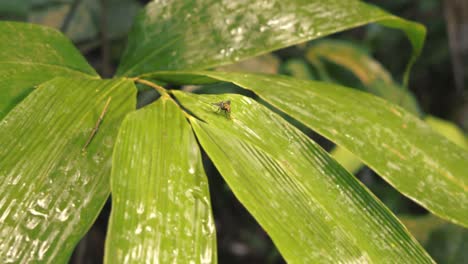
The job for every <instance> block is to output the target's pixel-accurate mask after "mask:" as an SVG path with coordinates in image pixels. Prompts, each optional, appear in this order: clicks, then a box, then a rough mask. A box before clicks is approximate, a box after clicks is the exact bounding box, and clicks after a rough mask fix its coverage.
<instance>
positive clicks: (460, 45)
mask: <svg viewBox="0 0 468 264" xmlns="http://www.w3.org/2000/svg"><path fill="white" fill-rule="evenodd" d="M181 1H182V0H181ZM147 2H148V1H143V0H140V1H137V0H20V1H11V0H0V19H2V20H15V21H24V22H31V23H37V24H43V25H47V26H51V27H55V28H57V29H59V30H61V31H62V32H63V33H64V34H65V35H67V36H68V37H69V38H70V39H71V40H72V41H73V42H74V44H75V45H76V46H77V48H78V49H79V50H80V51H81V52H82V54H83V55H84V56H85V57H86V58H87V59H88V61H89V63H90V64H91V65H92V66H93V67H94V68H96V69H97V71H98V72H99V73H100V74H101V76H103V77H111V76H112V75H113V73H114V72H115V70H116V67H117V65H118V62H119V58H120V56H121V54H122V52H123V49H124V47H125V42H126V36H127V33H128V32H129V30H130V29H131V26H132V22H133V19H134V17H135V16H136V15H137V13H138V12H139V10H141V8H143V7H144V5H145V4H146V3H147ZM365 2H367V3H372V4H375V5H377V6H380V7H382V8H383V9H385V10H387V11H389V12H391V13H393V14H395V15H397V16H400V17H403V18H406V19H409V20H413V21H418V22H420V23H422V24H424V25H425V26H426V28H427V33H428V34H427V40H426V44H425V48H424V50H423V53H422V55H421V57H420V58H419V59H418V61H417V62H416V64H415V66H414V67H413V70H412V72H411V76H410V82H409V85H408V91H407V90H405V89H404V88H403V87H402V86H401V82H402V76H403V72H404V69H405V66H406V64H407V62H408V59H409V56H410V53H411V46H410V44H409V42H408V40H407V38H406V37H405V36H404V34H403V33H402V32H400V31H397V30H392V29H388V28H384V27H382V26H379V25H375V24H371V25H367V26H364V27H360V28H357V29H354V30H350V31H346V32H341V33H338V34H335V35H332V36H328V37H326V38H322V39H319V40H314V41H311V42H308V43H303V44H301V45H297V46H294V47H290V48H287V49H283V50H279V51H276V52H274V53H272V54H268V55H264V56H260V57H257V58H253V59H250V60H247V61H243V62H240V63H237V64H235V65H229V66H225V67H222V69H221V70H228V71H256V72H265V73H271V74H277V73H280V74H287V75H293V76H295V77H297V78H306V79H307V78H308V79H318V80H324V81H331V82H337V83H341V84H344V85H346V86H350V87H353V88H356V89H361V90H365V91H369V92H373V93H375V94H376V95H378V96H382V97H384V98H386V99H388V100H392V101H394V102H396V103H400V105H402V106H404V107H407V108H410V109H411V110H412V111H413V112H415V113H417V114H419V115H420V116H421V117H425V116H427V115H431V116H435V117H438V118H440V119H444V120H448V121H450V122H452V123H453V124H455V125H457V126H458V128H460V129H461V131H463V132H462V133H461V135H462V139H461V140H462V141H464V142H465V143H466V137H464V136H463V135H466V131H467V130H468V91H467V90H468V1H464V0H445V1H439V0H413V1H411V0H373V1H365ZM464 2H465V3H464ZM181 16H183V14H181ZM201 37H203V36H201ZM339 49H340V51H341V52H346V51H347V50H348V51H350V52H357V53H356V54H362V56H363V57H362V58H368V59H369V60H370V62H369V63H370V65H371V66H372V67H373V68H372V69H374V70H376V72H379V73H380V74H381V75H380V76H381V77H382V76H383V77H385V78H387V77H388V78H389V79H391V83H392V86H395V87H397V88H396V89H393V88H394V87H393V88H392V87H390V88H392V89H390V88H389V87H388V86H385V85H381V84H380V83H377V84H376V83H372V85H370V84H369V83H368V82H367V81H366V80H368V79H369V78H371V77H369V76H370V75H371V73H372V72H366V71H364V73H363V74H362V73H361V75H360V74H359V71H361V72H362V69H364V68H362V67H361V66H362V65H361V64H362V63H363V61H362V59H361V57H359V56H357V57H354V59H353V58H351V60H348V61H344V60H343V57H339V58H335V59H334V58H333V54H337V52H338V51H339ZM348 54H350V53H348ZM340 59H341V60H340ZM374 60H375V61H374ZM374 62H375V63H376V64H374ZM375 65H377V66H375ZM387 71H388V73H390V75H391V76H390V75H389V76H386V74H387ZM385 78H383V79H385ZM376 79H378V78H376ZM387 84H388V83H387ZM172 88H175V89H184V90H186V91H193V92H197V93H224V92H241V93H245V91H242V90H240V89H239V88H237V87H235V86H234V85H210V86H204V87H199V86H185V87H172ZM387 88H388V89H387ZM402 94H403V95H402ZM250 96H253V95H251V94H250ZM157 97H158V95H157V93H156V92H154V91H153V90H147V89H141V90H140V91H139V93H138V105H139V107H142V106H144V105H146V104H148V103H151V102H152V101H154V100H156V99H157ZM402 98H403V99H404V100H406V101H403V99H402ZM285 118H286V119H287V120H288V121H290V122H291V123H293V124H295V125H297V126H298V127H299V128H301V129H302V130H303V131H304V132H305V133H307V134H308V135H310V136H311V137H312V138H313V139H314V140H316V141H317V142H319V143H320V144H321V145H322V146H323V147H324V148H325V149H327V150H331V149H332V148H333V144H332V143H330V142H328V141H327V140H325V139H324V138H322V137H320V136H318V135H317V134H315V133H314V132H313V131H310V130H308V129H306V128H305V127H304V126H302V125H301V124H299V123H298V122H295V121H294V120H291V118H289V117H287V116H285ZM432 120H433V121H432V122H436V123H437V119H436V120H435V121H434V119H432ZM453 129H455V130H456V129H457V128H453ZM456 133H457V132H456ZM204 165H205V170H206V172H207V174H208V177H209V181H210V191H211V197H212V204H213V212H214V216H215V220H216V227H217V240H218V259H219V262H220V263H284V260H283V259H282V257H281V255H280V254H279V253H278V251H277V250H276V249H275V247H274V245H273V244H272V242H271V240H270V239H269V237H268V235H267V234H266V233H265V232H264V231H263V230H262V228H260V227H259V226H258V224H257V223H256V222H255V220H254V219H253V218H252V216H250V214H249V213H248V212H247V211H246V210H245V209H244V208H243V206H242V205H241V204H240V203H239V202H238V201H237V200H236V199H235V197H234V196H233V194H232V193H231V191H230V190H229V187H228V186H227V185H226V183H225V182H224V180H223V179H222V177H221V176H220V175H219V174H218V172H217V170H216V168H215V167H214V166H213V164H212V163H211V162H210V161H209V159H208V158H207V157H206V155H205V154H204ZM356 176H357V177H358V178H359V179H360V180H361V181H362V182H363V183H364V184H365V185H366V186H368V187H369V188H370V189H371V190H372V191H373V192H374V193H375V194H376V195H377V196H378V197H379V198H380V199H381V200H382V201H383V202H384V203H385V204H386V205H387V206H388V207H389V208H390V209H391V210H392V211H393V212H394V213H395V214H397V216H398V217H399V218H400V219H401V220H402V222H403V223H404V224H405V225H406V226H407V228H408V229H409V230H410V232H411V233H412V234H413V235H414V236H415V237H416V238H417V239H418V240H419V241H420V242H421V243H422V245H423V246H424V247H425V248H426V250H427V251H428V252H429V254H430V255H431V256H432V257H433V258H434V259H435V260H436V261H437V262H439V263H468V232H467V230H466V229H463V228H462V227H458V226H455V225H452V224H449V223H447V222H445V221H444V220H441V219H439V218H436V217H435V216H432V215H430V214H429V213H428V212H427V211H426V210H425V209H423V208H421V207H420V206H418V205H417V204H415V203H413V202H412V201H410V200H409V199H407V198H405V197H403V196H402V195H401V194H399V193H398V192H397V191H396V190H395V189H393V188H392V187H391V186H390V185H388V184H387V183H385V182H384V181H383V180H382V179H381V178H379V177H378V176H377V175H376V174H375V173H374V172H373V171H372V170H370V169H369V168H366V167H363V168H360V169H359V168H358V169H356ZM110 208H111V204H110V201H109V202H108V203H107V204H106V206H105V208H104V210H103V211H102V213H101V215H100V216H99V218H98V219H97V221H96V223H95V224H94V226H93V227H92V228H91V230H90V231H89V232H88V234H87V235H86V236H85V237H84V238H83V240H82V241H81V242H80V244H79V245H78V246H77V248H76V250H75V252H74V254H73V256H72V258H71V263H101V262H102V257H103V252H104V241H105V235H106V229H107V221H108V217H109V213H110Z"/></svg>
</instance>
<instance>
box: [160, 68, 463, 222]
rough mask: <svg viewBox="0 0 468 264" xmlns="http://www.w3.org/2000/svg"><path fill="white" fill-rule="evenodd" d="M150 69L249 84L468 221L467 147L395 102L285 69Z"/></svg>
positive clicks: (443, 211) (174, 77)
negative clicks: (281, 73) (288, 73)
mask: <svg viewBox="0 0 468 264" xmlns="http://www.w3.org/2000/svg"><path fill="white" fill-rule="evenodd" d="M151 76H153V77H158V78H160V79H164V80H166V81H178V82H188V83H193V82H199V83H208V82H210V81H214V79H216V80H221V81H226V82H232V83H234V84H236V85H238V86H241V87H244V88H247V89H250V90H252V91H254V92H255V93H257V94H258V95H259V96H260V97H262V98H263V99H264V100H266V101H267V102H269V103H270V104H272V105H273V106H275V107H277V108H279V109H280V110H282V111H284V112H285V113H287V114H289V115H290V116H292V117H293V118H295V119H297V120H299V121H301V122H302V123H304V124H306V125H307V126H309V127H310V128H312V129H314V130H315V131H317V132H318V133H320V134H321V135H323V136H325V137H326V138H328V139H330V140H331V141H333V142H335V143H336V144H337V145H340V146H342V147H344V148H346V149H347V150H349V151H351V152H352V153H354V154H355V155H356V156H358V157H359V158H360V159H361V160H362V161H363V162H364V163H365V164H367V165H368V166H369V167H371V168H372V169H373V170H374V171H376V172H377V173H378V174H379V175H381V176H382V177H383V178H384V179H385V180H386V181H388V182H389V183H390V184H391V185H393V186H394V187H395V188H396V189H397V190H398V191H400V192H402V193H403V194H405V195H406V196H408V197H410V198H412V199H413V200H415V201H417V202H418V203H420V204H421V205H423V206H424V207H426V208H427V209H428V210H430V211H431V212H433V213H435V214H436V215H438V216H440V217H443V218H446V219H448V220H450V221H453V222H455V223H457V224H462V225H464V226H468V198H467V189H468V187H467V186H468V173H467V166H466V163H467V161H468V152H467V151H466V150H464V149H462V148H460V147H458V146H456V145H454V144H453V143H452V142H450V141H449V140H447V139H446V138H444V137H443V136H441V135H439V134H438V133H436V132H434V131H433V130H432V129H431V128H430V127H429V126H428V125H427V124H426V123H424V122H423V121H421V120H420V119H418V118H417V117H415V116H413V115H412V114H410V113H408V112H406V111H405V110H404V109H402V108H400V107H398V106H396V105H393V104H391V103H389V102H387V101H385V100H382V99H380V98H378V97H375V96H373V95H369V94H367V93H363V92H359V91H356V90H354V89H350V88H346V87H342V86H338V85H333V84H327V83H322V82H316V81H306V80H298V79H293V78H289V77H285V76H272V75H260V74H236V73H222V72H193V73H189V72H186V73H183V72H181V73H170V72H166V73H159V74H157V73H154V74H152V75H151ZM210 78H211V79H210Z"/></svg>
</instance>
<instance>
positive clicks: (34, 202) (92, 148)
mask: <svg viewBox="0 0 468 264" xmlns="http://www.w3.org/2000/svg"><path fill="white" fill-rule="evenodd" d="M135 90H136V89H135V87H134V86H133V84H132V83H131V82H130V81H127V80H112V81H102V80H91V79H75V78H56V79H54V80H51V81H49V82H47V83H44V84H43V85H41V86H40V88H39V89H37V90H35V91H34V92H33V93H32V94H31V95H30V96H29V97H28V98H26V99H25V100H24V101H23V102H21V103H20V104H19V105H18V106H17V107H16V108H14V109H13V110H12V111H11V112H10V113H9V114H8V115H7V116H6V117H5V118H4V119H3V120H2V121H1V122H0V144H1V145H2V148H1V149H0V160H1V166H0V178H1V181H0V182H1V184H0V191H1V192H2V194H3V195H2V198H1V201H0V212H1V216H0V222H1V225H0V226H1V229H0V233H1V239H0V240H1V243H0V244H1V246H0V256H1V258H2V259H3V260H5V261H6V262H8V261H10V262H28V261H44V262H66V261H67V260H68V258H69V256H70V255H71V253H72V252H73V250H74V246H75V245H76V243H78V241H79V239H80V238H81V237H82V236H83V235H84V234H85V233H86V231H87V230H88V229H89V227H90V226H91V225H92V223H93V222H94V220H95V218H96V217H97V215H98V214H99V211H100V210H101V208H102V206H103V205H104V202H105V201H106V199H107V197H108V195H109V183H108V180H109V178H108V175H109V173H110V156H111V150H112V146H113V141H114V136H115V134H116V133H115V131H116V128H117V127H118V126H119V124H120V122H121V121H122V119H123V116H124V115H125V114H126V113H127V112H130V111H131V110H132V109H134V108H135ZM109 97H112V101H111V102H110V104H109V107H108V111H107V113H106V115H105V116H104V119H103V121H102V122H101V125H100V126H99V131H98V132H97V133H96V134H95V136H94V138H93V139H92V141H91V144H90V145H89V146H88V147H87V149H86V152H85V153H83V152H82V148H83V146H84V144H85V142H86V140H87V138H88V136H89V135H90V132H91V130H92V129H93V127H94V126H95V123H96V121H97V120H98V117H99V114H100V113H101V112H102V111H103V107H104V106H105V103H106V100H108V98H109Z"/></svg>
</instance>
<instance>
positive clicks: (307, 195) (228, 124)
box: [174, 91, 431, 263]
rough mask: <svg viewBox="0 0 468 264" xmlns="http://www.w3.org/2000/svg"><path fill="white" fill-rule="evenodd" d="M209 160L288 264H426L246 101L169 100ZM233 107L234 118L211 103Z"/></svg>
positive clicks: (351, 188)
mask: <svg viewBox="0 0 468 264" xmlns="http://www.w3.org/2000/svg"><path fill="white" fill-rule="evenodd" d="M174 94H175V96H176V98H177V99H178V100H179V102H180V103H181V104H182V105H183V106H184V107H186V108H187V109H188V110H189V111H191V112H192V113H193V114H194V115H195V116H197V117H198V118H201V119H202V120H203V121H201V120H198V119H195V118H191V123H192V126H193V128H194V131H195V133H196V135H197V137H198V139H199V141H200V144H201V145H202V146H203V148H204V149H205V151H206V152H207V154H208V155H209V157H210V159H211V160H212V161H213V163H214V164H215V166H216V167H217V168H218V170H219V171H220V173H221V175H222V176H223V177H224V178H225V180H226V182H227V183H228V184H229V186H230V188H231V189H232V191H233V192H234V194H235V195H236V197H237V198H238V199H239V200H240V201H241V202H242V204H243V205H244V206H245V207H246V208H247V209H248V210H249V212H250V213H251V214H252V215H253V216H254V217H255V218H256V220H257V221H258V222H259V223H260V225H261V226H262V227H263V228H264V229H265V230H266V232H267V233H268V234H269V235H270V237H271V238H272V240H273V241H274V243H275V244H276V246H277V247H278V249H279V251H280V252H281V254H282V255H283V257H284V258H285V259H286V261H288V262H289V263H339V262H342V263H351V262H379V261H384V262H389V263H390V262H394V261H398V260H400V261H401V260H404V261H406V262H412V263H431V259H430V258H429V257H428V255H427V254H426V253H425V252H424V250H423V249H422V248H421V247H420V246H419V245H418V244H417V242H415V240H414V239H413V238H412V237H410V235H409V234H408V233H407V232H406V231H405V229H404V228H403V227H402V225H401V224H400V223H399V222H398V221H397V220H396V218H395V217H394V216H393V215H392V214H391V213H390V212H389V211H388V210H387V209H386V208H385V207H384V206H383V205H382V203H380V202H379V201H378V200H376V199H375V197H374V196H373V195H372V194H371V193H369V192H368V191H367V190H366V189H365V187H363V186H362V185H361V184H360V183H359V182H358V181H357V180H356V179H355V178H354V177H353V176H352V175H350V174H349V173H347V172H346V171H345V170H344V169H343V168H342V167H341V166H340V165H339V164H338V163H336V162H335V161H334V160H333V159H331V158H330V157H329V156H328V155H327V154H326V152H325V151H324V150H323V149H321V148H320V147H319V146H318V145H317V144H315V143H314V142H313V141H311V140H310V139H309V138H307V136H305V135H304V134H302V133H301V132H300V131H299V130H297V129H295V128H294V127H293V126H291V125H290V124H289V123H287V122H286V121H284V120H283V119H282V118H280V117H279V116H278V115H276V114H275V113H273V112H272V111H270V110H268V109H267V108H265V107H264V106H261V105H259V104H258V103H256V102H255V101H254V100H252V99H251V98H248V97H243V96H240V95H235V94H221V95H198V96H197V95H193V94H187V93H182V92H179V91H175V92H174ZM222 100H230V101H231V107H232V108H231V115H230V116H229V115H226V114H225V113H223V112H219V111H217V110H218V109H217V107H216V106H214V105H212V103H214V102H219V101H222Z"/></svg>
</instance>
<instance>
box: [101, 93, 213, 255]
mask: <svg viewBox="0 0 468 264" xmlns="http://www.w3.org/2000/svg"><path fill="white" fill-rule="evenodd" d="M113 164H114V166H113V168H112V183H111V189H112V213H111V219H110V226H109V230H108V236H107V239H106V241H107V242H106V243H107V245H106V261H105V262H106V263H215V262H216V233H215V225H214V222H213V217H212V214H211V202H210V196H209V192H208V182H207V179H206V175H205V172H204V170H203V165H202V162H201V155H200V150H199V149H198V145H197V142H196V140H195V137H194V135H193V133H192V130H191V128H190V125H189V123H188V122H187V120H186V119H185V117H184V115H183V114H182V111H181V109H179V107H178V106H177V105H176V104H175V103H174V102H173V101H172V100H170V99H169V100H168V99H167V98H162V99H160V100H158V101H157V102H156V103H154V104H153V105H150V106H147V107H145V108H144V109H142V110H139V111H137V112H135V113H133V114H130V115H129V116H128V117H127V118H126V119H125V121H124V123H123V124H122V128H121V129H120V132H119V136H118V139H117V143H116V147H115V152H114V158H113Z"/></svg>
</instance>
